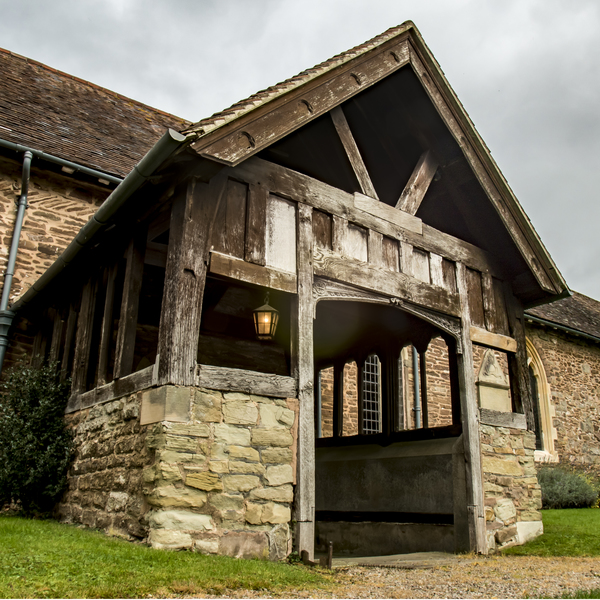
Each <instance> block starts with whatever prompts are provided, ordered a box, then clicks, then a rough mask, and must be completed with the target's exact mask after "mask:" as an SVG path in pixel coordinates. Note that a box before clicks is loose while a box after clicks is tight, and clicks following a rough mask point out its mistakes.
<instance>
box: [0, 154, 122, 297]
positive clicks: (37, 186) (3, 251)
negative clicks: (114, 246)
mask: <svg viewBox="0 0 600 600" xmlns="http://www.w3.org/2000/svg"><path fill="white" fill-rule="evenodd" d="M21 176H22V165H21V164H20V163H18V162H16V161H12V160H8V159H3V158H0V235H1V236H2V237H1V239H2V244H1V245H0V271H1V272H2V274H4V272H5V270H6V264H7V261H8V252H9V250H10V245H11V242H12V235H13V230H14V222H15V217H16V214H17V206H16V201H17V200H18V199H19V196H20V194H21ZM109 193H110V190H109V189H104V188H102V187H100V186H93V185H87V184H83V183H81V182H78V181H76V180H75V179H72V178H69V177H62V176H61V175H59V174H53V173H49V172H47V171H40V170H37V169H36V158H35V157H34V159H33V162H32V168H31V177H30V181H29V193H28V196H27V202H28V208H27V210H26V211H25V220H24V222H23V231H22V234H21V240H20V243H19V251H18V254H17V265H16V271H15V277H14V279H13V286H12V291H11V301H14V300H16V299H17V298H18V297H19V296H21V295H22V294H23V293H24V292H26V291H27V289H29V287H30V286H31V285H32V284H33V283H35V281H36V280H37V279H38V278H39V277H40V276H41V275H42V274H43V273H44V272H45V271H46V269H47V268H48V267H49V266H50V265H51V264H52V263H53V262H54V261H55V260H56V258H57V257H58V256H59V255H60V254H61V252H62V251H63V250H64V249H65V248H66V247H67V246H68V245H69V243H70V242H71V240H72V239H73V238H74V237H75V235H76V234H77V232H78V231H79V230H80V229H81V227H83V225H85V224H86V223H87V221H88V220H89V219H90V218H91V216H92V215H93V214H94V213H95V212H96V210H97V209H98V207H99V206H100V205H101V204H102V202H104V200H105V199H106V198H107V196H108V194H109Z"/></svg>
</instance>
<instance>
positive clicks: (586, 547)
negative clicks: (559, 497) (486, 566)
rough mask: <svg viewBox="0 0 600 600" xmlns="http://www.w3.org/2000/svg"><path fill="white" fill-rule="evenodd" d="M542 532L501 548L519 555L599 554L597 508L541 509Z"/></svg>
mask: <svg viewBox="0 0 600 600" xmlns="http://www.w3.org/2000/svg"><path fill="white" fill-rule="evenodd" d="M542 520H543V522H544V535H542V536H540V537H539V538H537V539H535V540H533V541H531V542H529V543H527V544H524V545H523V546H515V547H513V548H509V549H508V550H504V552H503V554H517V555H521V556H600V509H598V508H567V509H561V510H543V511H542Z"/></svg>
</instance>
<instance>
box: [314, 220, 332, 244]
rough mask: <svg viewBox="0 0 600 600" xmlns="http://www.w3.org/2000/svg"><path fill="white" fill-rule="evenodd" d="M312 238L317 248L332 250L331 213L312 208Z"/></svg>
mask: <svg viewBox="0 0 600 600" xmlns="http://www.w3.org/2000/svg"><path fill="white" fill-rule="evenodd" d="M313 239H314V242H315V245H316V246H318V247H319V248H325V249H326V250H333V246H332V222H331V215H328V214H327V213H324V212H322V211H320V210H313Z"/></svg>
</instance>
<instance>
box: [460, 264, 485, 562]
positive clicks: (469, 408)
mask: <svg viewBox="0 0 600 600" xmlns="http://www.w3.org/2000/svg"><path fill="white" fill-rule="evenodd" d="M456 271H457V272H456V281H457V287H458V293H459V296H460V299H461V315H460V316H461V322H462V328H461V345H462V354H456V355H455V356H456V359H457V362H458V386H459V391H460V408H461V411H460V413H461V420H462V435H463V441H464V453H465V481H466V488H467V489H466V494H467V510H468V515H467V518H468V525H469V543H470V547H471V551H472V552H478V553H481V554H486V553H487V539H486V525H485V512H484V501H483V474H482V468H481V445H480V438H479V435H480V434H479V418H478V407H477V392H476V389H475V374H474V372H473V346H472V344H471V337H470V330H471V318H470V314H469V308H470V305H469V303H468V302H467V298H468V293H469V291H468V285H469V284H468V279H467V269H466V268H465V266H464V265H462V264H460V263H459V264H457V265H456Z"/></svg>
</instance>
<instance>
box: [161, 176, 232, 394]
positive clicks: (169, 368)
mask: <svg viewBox="0 0 600 600" xmlns="http://www.w3.org/2000/svg"><path fill="white" fill-rule="evenodd" d="M226 183H227V179H226V175H223V174H219V175H216V176H215V177H213V178H212V179H211V180H210V182H209V183H208V184H205V183H202V182H200V181H198V180H196V179H191V180H190V181H189V182H188V184H187V187H186V188H185V189H183V190H182V191H181V192H180V193H179V194H178V196H177V197H176V199H175V201H174V202H173V209H172V212H171V233H170V237H169V251H168V256H167V268H166V272H165V291H164V294H163V301H162V308H161V315H160V326H159V341H158V354H159V355H160V360H159V364H158V370H157V373H158V381H159V383H161V384H166V383H174V384H176V385H193V384H194V371H195V368H196V354H197V352H198V336H199V335H200V319H201V310H202V299H203V296H204V286H205V282H206V271H207V265H208V262H209V253H210V247H211V239H212V231H213V227H214V221H215V216H216V214H217V211H218V207H219V204H220V202H221V200H222V198H223V196H224V194H225V189H226Z"/></svg>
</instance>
